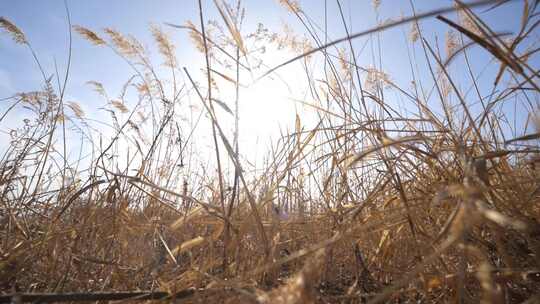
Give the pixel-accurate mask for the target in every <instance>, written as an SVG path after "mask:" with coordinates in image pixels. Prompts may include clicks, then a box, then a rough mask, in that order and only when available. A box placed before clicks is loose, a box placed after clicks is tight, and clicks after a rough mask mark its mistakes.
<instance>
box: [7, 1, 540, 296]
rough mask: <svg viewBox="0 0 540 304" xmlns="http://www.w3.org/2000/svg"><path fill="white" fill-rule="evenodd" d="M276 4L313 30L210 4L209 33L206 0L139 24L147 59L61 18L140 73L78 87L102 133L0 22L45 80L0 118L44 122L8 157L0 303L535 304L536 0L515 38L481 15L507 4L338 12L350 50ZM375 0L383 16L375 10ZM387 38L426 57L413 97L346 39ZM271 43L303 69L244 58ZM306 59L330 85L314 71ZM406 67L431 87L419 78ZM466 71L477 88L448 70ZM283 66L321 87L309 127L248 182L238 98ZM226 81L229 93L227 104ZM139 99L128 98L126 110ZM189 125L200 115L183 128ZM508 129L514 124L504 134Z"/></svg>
mask: <svg viewBox="0 0 540 304" xmlns="http://www.w3.org/2000/svg"><path fill="white" fill-rule="evenodd" d="M279 2H280V3H281V5H283V6H284V7H285V9H287V11H288V13H289V14H290V15H291V16H293V17H295V18H296V19H297V20H298V21H299V24H303V25H304V26H305V32H306V33H307V34H306V36H305V37H306V38H304V36H301V35H300V34H297V33H294V32H283V33H272V32H271V31H269V30H268V29H266V28H265V27H264V26H262V25H261V26H260V27H259V28H257V29H256V30H255V31H254V32H251V33H248V32H246V31H245V30H244V29H243V22H244V18H245V15H246V14H249V12H245V11H244V10H243V7H242V4H241V3H240V2H239V1H238V2H234V3H225V2H222V1H219V0H215V1H214V5H215V7H216V9H217V12H218V13H219V18H220V19H219V20H218V21H208V19H207V16H206V12H205V11H204V10H203V9H202V5H201V3H200V1H199V2H198V5H199V9H200V16H199V17H200V18H199V20H193V21H191V22H187V23H186V24H184V25H178V24H163V25H152V26H151V27H150V31H151V34H152V36H153V38H154V42H155V46H156V50H157V51H158V52H159V54H160V56H161V61H162V62H161V64H160V65H159V66H156V65H153V63H152V59H151V58H150V56H149V55H148V52H147V49H146V48H145V46H143V44H142V43H141V42H139V41H138V40H137V39H136V38H135V37H132V36H129V35H125V34H123V33H120V32H118V31H116V30H115V29H111V28H106V29H104V30H101V31H95V30H92V29H89V28H86V27H84V26H83V25H72V31H71V32H72V34H73V38H72V39H80V38H81V37H82V38H83V39H85V40H87V41H88V42H89V43H91V44H93V45H94V47H99V48H108V49H110V51H111V53H112V54H114V55H115V56H120V57H121V58H122V59H124V61H125V62H126V64H127V65H128V66H130V68H131V69H132V72H133V76H132V77H130V78H129V79H128V80H127V81H126V84H125V86H124V88H123V90H122V92H121V94H120V96H119V97H118V98H113V97H112V96H111V95H110V93H109V92H107V86H106V84H101V83H100V82H98V81H93V80H92V81H89V83H88V84H89V86H90V87H91V88H92V89H94V90H95V91H96V92H97V94H99V96H101V97H102V98H103V100H104V101H105V107H104V109H105V111H107V113H108V115H110V122H107V123H108V124H109V125H110V130H112V131H113V132H112V133H111V134H112V135H111V134H109V135H110V136H108V137H107V136H101V137H100V136H99V135H98V134H97V131H96V130H95V126H94V125H93V122H92V121H91V120H89V119H88V118H87V116H86V114H85V113H84V111H83V108H82V107H81V106H80V105H79V104H78V103H76V102H73V101H67V100H65V97H64V96H65V94H64V89H65V87H66V83H67V82H68V79H69V71H67V73H65V74H66V75H67V76H66V78H65V79H62V78H61V77H57V76H56V75H54V76H53V77H49V76H47V75H48V74H47V73H46V72H45V71H43V69H42V68H41V65H40V62H39V59H38V58H39V56H38V54H37V53H36V52H35V51H34V50H33V49H32V46H31V42H30V41H28V40H27V38H26V36H25V34H24V32H23V30H21V29H19V28H18V27H17V26H16V25H15V24H13V23H12V22H11V21H9V20H8V19H7V18H4V17H2V18H1V19H0V27H1V28H2V29H3V31H4V33H5V34H7V35H10V36H11V37H12V38H13V42H14V43H16V44H19V45H21V48H27V49H29V50H30V52H31V54H32V57H33V58H34V60H35V61H36V63H37V65H38V68H39V69H40V70H41V72H42V74H43V83H42V85H41V87H40V88H39V89H37V90H36V91H34V92H24V93H20V94H17V95H15V96H13V97H10V98H8V99H5V100H4V104H6V105H8V106H6V107H5V109H4V111H5V112H4V114H3V116H1V117H0V122H1V121H2V120H3V119H4V118H5V117H6V116H7V115H10V112H11V111H14V110H15V109H17V108H20V107H24V108H26V109H27V110H28V111H31V112H32V113H34V114H35V119H34V120H29V121H25V124H24V126H22V127H20V128H17V129H13V130H12V132H11V134H10V135H11V139H12V140H11V142H10V143H9V145H8V147H7V149H6V152H5V154H4V155H3V156H2V158H1V160H0V192H1V195H0V203H1V204H0V227H1V229H0V243H1V244H0V290H1V291H2V293H3V294H11V293H15V292H24V293H32V292H49V293H63V292H98V291H99V292H109V291H141V290H142V291H148V290H150V291H160V292H167V293H169V294H170V295H172V296H171V297H170V298H167V299H165V300H161V301H169V302H179V303H199V302H226V303H413V302H414V303H446V302H452V303H478V302H481V303H537V302H538V301H540V295H539V294H538V290H539V288H540V269H539V267H540V223H539V221H538V219H539V217H540V191H539V189H540V179H539V174H540V172H539V171H538V165H539V163H538V162H539V161H540V158H539V154H538V153H539V152H540V149H539V146H538V139H539V138H540V133H539V131H540V122H539V120H538V117H537V111H538V108H539V105H538V97H539V93H540V91H539V88H538V79H539V78H538V69H537V67H536V66H534V62H535V61H534V60H533V59H534V57H535V56H537V54H536V53H537V51H538V48H537V45H538V36H537V35H536V34H535V33H537V32H535V31H536V28H537V26H538V24H540V23H539V22H538V9H537V5H538V2H535V1H521V2H519V3H521V4H522V7H523V12H522V14H521V15H520V17H521V20H520V30H519V31H518V32H515V33H506V34H504V33H498V32H495V31H494V30H493V29H492V27H491V26H490V25H489V24H486V23H485V22H484V21H483V19H482V18H481V17H480V16H479V15H478V13H477V10H475V8H476V7H482V8H483V9H487V8H489V9H491V10H498V9H504V8H505V5H506V3H504V2H506V1H502V2H503V3H501V2H500V1H499V2H496V1H475V2H472V3H468V4H464V3H462V2H460V1H455V4H454V5H452V6H449V7H446V8H441V9H437V10H435V11H427V12H416V11H415V8H414V5H413V4H411V12H412V13H411V15H410V16H409V17H402V18H400V19H397V20H395V21H385V22H383V21H381V22H380V24H378V25H377V26H375V27H374V28H372V29H368V30H365V31H362V32H355V33H353V32H349V31H348V29H349V27H348V25H347V22H346V18H345V17H344V12H343V11H342V5H341V3H340V1H339V0H338V1H337V5H338V8H339V12H340V13H341V17H340V20H342V22H343V28H344V30H345V36H344V38H343V39H329V37H327V36H326V35H325V32H324V30H321V28H320V27H317V26H316V25H315V23H314V22H313V20H312V19H310V16H308V15H307V14H306V13H305V12H304V10H303V8H302V7H301V5H300V4H299V3H298V2H296V1H292V0H283V1H279ZM373 2H374V3H373V4H374V10H375V12H376V10H377V9H378V6H379V5H380V1H373ZM68 16H69V10H68ZM429 18H431V19H433V18H438V19H439V21H440V22H441V24H444V25H445V26H446V28H447V30H448V32H447V34H446V35H445V37H446V38H445V40H446V41H445V45H444V48H443V46H439V45H438V44H435V43H433V41H431V40H430V39H428V38H427V37H425V36H424V35H425V34H424V32H423V30H422V25H421V22H422V21H424V20H426V19H429ZM69 22H71V20H70V21H69ZM394 28H401V29H403V32H405V33H406V35H408V36H409V39H410V45H411V46H416V51H417V52H418V53H416V54H415V56H412V55H411V54H409V57H408V60H409V61H410V62H411V74H412V79H410V80H411V82H412V86H411V87H407V88H405V87H400V86H398V85H397V84H396V83H395V82H393V80H392V77H391V76H392V75H388V74H386V73H385V72H384V71H383V70H381V68H380V66H379V65H378V64H377V62H374V64H373V65H371V66H360V65H358V64H357V60H359V59H358V58H359V57H358V56H359V55H358V54H359V50H358V49H356V45H355V44H353V42H354V41H356V39H367V40H368V41H371V43H372V44H374V45H377V40H378V38H380V35H382V33H383V32H384V31H385V30H389V29H394ZM177 31H187V32H188V33H189V36H190V38H191V43H192V44H193V45H194V46H195V47H196V49H197V50H198V51H199V52H200V55H201V58H204V61H203V63H202V65H201V66H202V72H201V71H200V68H201V66H192V67H181V66H179V64H178V62H179V60H178V59H177V58H176V56H175V48H176V47H177V46H175V45H174V44H173V43H172V42H171V40H170V38H169V35H172V34H174V33H176V32H177ZM503 34H504V35H503ZM263 45H271V46H274V47H275V48H278V49H287V50H289V51H291V52H295V53H297V54H298V56H297V57H295V58H293V59H291V60H289V61H286V62H285V63H284V64H282V65H278V66H275V67H267V66H265V65H264V62H263V61H261V60H258V58H259V57H258V56H259V55H261V54H260V52H259V53H258V52H257V51H254V50H259V51H260V46H263ZM379 47H380V46H379ZM441 48H443V49H442V50H441ZM473 50H480V51H481V52H483V53H482V54H483V55H482V56H490V58H492V61H491V64H492V65H494V66H496V67H497V69H496V71H498V73H497V74H495V75H480V76H479V74H478V73H479V72H478V70H477V69H476V67H474V64H473V63H471V62H470V60H471V58H470V52H472V51H473ZM381 56H382V55H381ZM419 58H422V59H419ZM531 58H532V59H531ZM381 59H382V58H381ZM316 60H319V61H318V62H319V63H321V65H320V66H322V65H324V71H323V72H324V73H320V74H317V72H313V71H312V70H311V69H309V68H308V67H309V66H310V63H312V62H314V61H316ZM376 61H379V58H377V59H376ZM418 62H422V63H423V64H424V65H425V67H426V69H425V72H422V73H424V75H418V74H417V73H418V70H416V69H415V68H413V66H415V65H417V64H418ZM456 62H459V63H460V73H459V75H461V76H460V77H468V80H466V81H467V82H468V84H469V86H468V87H465V88H463V86H461V83H462V82H463V81H464V79H456V76H454V75H453V74H455V71H454V70H453V69H452V67H453V65H454V64H455V63H456ZM292 66H295V67H299V66H302V68H298V71H297V73H299V74H300V75H302V76H303V77H305V78H306V79H307V82H308V83H307V85H308V86H309V87H310V89H311V96H310V99H309V100H310V101H302V103H303V106H304V107H305V108H307V109H308V110H306V111H309V112H310V113H311V114H310V116H309V117H310V118H307V116H303V115H307V114H302V113H301V112H299V114H297V115H296V123H295V127H294V130H290V132H288V133H287V134H283V136H281V137H280V139H279V140H277V141H275V142H274V144H273V145H272V147H270V148H269V151H268V153H267V154H266V155H267V156H266V157H265V162H264V166H263V168H262V169H261V168H258V169H259V170H258V171H250V169H249V165H248V164H247V162H246V161H245V160H244V159H243V158H242V153H243V151H242V149H243V147H242V146H241V145H240V143H239V142H240V141H239V137H241V136H242V132H243V130H241V128H240V127H239V124H238V121H239V120H241V117H239V110H238V109H239V107H241V106H242V105H241V104H239V103H238V100H239V98H238V96H239V95H241V94H242V90H243V89H244V87H243V85H244V84H245V83H246V82H247V81H248V80H249V79H253V78H257V77H260V78H261V79H262V78H264V77H272V75H275V74H276V73H278V72H279V71H280V69H283V68H289V67H292ZM319 72H320V71H319ZM250 73H251V75H249V74H250ZM57 74H58V73H57ZM253 75H256V76H253ZM257 75H258V76H257ZM463 75H465V76H463ZM250 77H251V78H250ZM479 77H483V78H489V79H490V80H489V81H490V84H491V86H488V87H486V85H485V83H486V82H485V81H480V79H479ZM225 90H227V92H229V93H228V94H230V95H231V96H229V98H228V100H233V101H234V100H235V101H236V102H233V103H229V104H227V103H225V102H224V101H223V100H222V99H221V94H222V92H224V91H225ZM389 91H392V93H391V94H390V93H388V92H389ZM395 96H400V98H401V99H403V100H406V102H407V105H408V106H407V109H406V110H403V109H402V107H401V106H400V105H399V104H397V103H395V102H393V101H392V100H393V99H395ZM133 99H135V100H136V104H135V106H133V103H131V104H130V103H128V102H127V100H133ZM188 99H190V100H196V102H197V104H198V107H196V106H192V105H190V104H189V103H188V102H187V100H188ZM509 103H510V104H514V103H515V104H519V105H520V107H522V109H525V110H520V111H521V112H519V113H521V114H520V115H519V116H520V117H519V118H515V117H514V118H512V117H507V116H506V115H505V113H504V109H505V107H507V105H508V104H509ZM523 111H525V112H523ZM186 112H189V113H191V118H189V119H181V113H186ZM516 113H517V112H516ZM197 115H202V117H203V118H202V121H206V123H207V125H209V126H210V127H208V128H206V129H203V130H204V132H207V133H209V134H211V139H210V140H211V145H212V147H213V148H212V149H213V153H214V154H213V156H212V158H211V160H209V161H208V160H206V162H205V160H202V159H201V158H200V157H197V154H198V153H200V151H198V150H197V148H196V147H195V146H194V145H195V144H194V143H193V137H194V136H195V135H193V134H198V133H196V132H197V130H200V129H201V128H202V127H201V126H200V125H198V120H197V117H198V116H197ZM515 115H517V114H515ZM512 119H517V120H519V121H521V122H525V124H526V128H525V129H524V130H523V129H515V128H513V124H512V123H511V121H512ZM231 126H233V127H231ZM72 133H76V134H79V135H80V137H81V139H82V141H83V142H84V143H86V144H85V145H84V147H81V150H82V152H81V154H85V155H88V157H87V158H85V160H84V161H83V160H82V158H81V159H79V161H78V162H75V163H78V164H79V165H74V162H72V161H71V160H69V159H68V156H67V154H66V149H67V148H66V137H69V136H70V135H69V134H72ZM62 143H63V144H62ZM208 163H210V165H203V164H208ZM201 168H202V169H201ZM186 290H191V291H192V292H190V293H188V294H187V296H183V297H182V298H175V296H174V295H175V294H177V293H178V292H185V291H186ZM133 301H135V300H133ZM153 301H156V300H153Z"/></svg>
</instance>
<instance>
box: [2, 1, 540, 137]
mask: <svg viewBox="0 0 540 304" xmlns="http://www.w3.org/2000/svg"><path fill="white" fill-rule="evenodd" d="M300 3H301V4H302V8H303V10H304V11H305V12H306V13H307V14H308V15H309V16H310V17H311V19H312V21H314V22H316V23H317V24H319V25H323V22H324V5H325V1H323V0H313V1H301V2H300ZM327 3H328V11H329V15H328V18H329V35H330V39H332V38H334V39H335V38H341V37H343V36H344V35H345V32H344V30H343V26H342V24H341V19H340V17H339V15H338V11H337V9H336V4H335V1H330V0H328V1H327ZM341 3H342V5H343V9H344V11H345V14H346V16H345V18H346V19H347V22H351V24H350V26H351V32H353V33H354V32H358V31H361V30H364V29H367V28H370V27H373V26H375V25H376V14H375V13H374V10H373V7H372V5H371V1H355V0H345V1H341ZM414 3H415V6H416V9H417V11H419V12H420V11H427V10H430V9H433V8H436V7H442V6H448V5H451V4H452V2H451V1H433V0H422V1H414ZM68 4H69V8H70V12H71V20H72V24H77V25H82V26H85V27H87V28H90V29H92V30H96V31H97V32H99V30H100V29H102V28H105V27H111V28H114V29H117V30H119V31H120V32H123V33H126V34H131V35H133V36H135V37H137V38H138V39H140V40H141V41H142V42H143V43H145V44H149V45H152V43H153V42H152V40H151V35H150V32H149V30H148V26H149V24H150V23H155V24H158V25H163V24H164V23H165V22H169V23H174V24H184V23H185V21H186V20H193V21H194V23H195V24H198V7H197V2H196V1H191V0H160V1H148V0H129V1H128V0H120V1H106V0H94V1H71V0H68ZM244 5H245V6H246V11H247V19H246V22H247V23H246V29H247V30H248V31H249V29H254V28H255V27H256V25H257V23H259V22H261V23H263V24H265V25H266V26H267V27H268V28H269V29H270V30H273V31H279V30H280V28H281V26H282V24H283V23H287V24H289V25H290V26H291V27H292V28H293V29H295V30H296V31H297V32H298V33H299V34H303V33H305V31H304V29H303V28H302V26H301V24H300V23H299V22H298V21H297V20H296V19H295V18H293V17H292V16H290V15H288V14H286V12H285V10H284V9H283V8H282V7H281V6H280V5H279V4H278V1H274V0H265V1H256V0H249V1H244ZM203 6H204V8H205V12H206V18H207V19H208V18H212V19H217V20H218V19H219V16H218V15H217V12H216V10H215V8H214V5H213V2H212V1H207V0H204V1H203ZM521 10H522V2H521V1H514V2H513V3H511V4H506V5H504V6H503V7H501V8H498V9H496V10H494V11H491V12H489V13H485V14H481V16H482V17H483V18H485V19H484V20H485V21H486V22H487V23H488V24H490V25H491V26H493V27H494V28H495V29H496V30H501V31H506V30H510V31H515V30H516V28H517V26H518V25H519V21H520V16H521ZM477 11H478V12H480V11H482V9H480V10H477ZM0 12H1V13H0V14H1V15H2V16H4V17H6V18H8V19H9V20H11V21H12V22H14V23H15V24H16V25H17V26H18V27H19V28H21V29H22V30H23V31H24V32H25V34H26V36H27V38H28V40H29V41H30V42H31V44H32V45H33V47H34V49H35V50H36V52H37V53H38V56H39V58H40V60H41V61H42V63H43V65H44V68H45V70H46V72H47V73H48V74H49V75H51V74H53V73H54V60H56V61H57V64H58V67H59V70H60V73H61V74H63V73H64V71H65V67H66V60H67V51H68V28H67V20H66V12H65V8H64V2H63V1H62V0H47V1H33V0H17V1H1V2H0ZM410 14H411V9H410V5H409V1H395V0H392V1H390V0H383V1H382V4H381V7H380V9H379V16H378V18H379V20H385V19H387V18H398V17H399V16H401V15H410ZM451 17H455V16H454V15H451ZM421 25H422V28H423V30H424V34H425V35H426V37H428V39H430V41H434V40H435V37H438V39H439V42H440V43H441V44H444V33H445V31H446V29H447V27H446V26H445V25H443V24H441V22H439V21H436V20H434V18H430V19H428V20H424V21H422V23H421ZM163 27H164V29H165V30H166V31H167V32H168V33H169V34H170V35H171V37H172V39H173V41H174V42H175V43H176V47H177V48H176V51H177V57H178V58H179V61H180V66H188V67H189V68H190V69H191V70H199V69H200V68H201V67H203V66H204V61H203V60H202V59H203V58H202V56H201V54H200V53H197V52H196V51H195V48H194V47H193V45H192V44H191V42H190V41H189V39H188V36H187V34H186V33H185V32H184V31H181V30H175V29H172V28H169V27H167V26H165V25H163ZM408 29H409V27H408V26H407V27H405V28H397V29H393V30H389V31H388V32H385V33H384V34H382V36H381V38H382V44H381V46H382V57H383V69H384V70H385V72H387V73H389V74H391V75H392V79H393V80H395V81H396V82H397V83H398V84H400V85H402V86H403V87H406V88H408V87H409V86H408V83H409V82H410V67H409V62H408V57H407V52H406V47H405V45H406V44H405V43H406V38H405V37H404V31H405V34H406V33H407V32H408ZM535 34H538V33H535ZM365 41H366V39H364V38H362V39H358V40H356V41H355V42H354V44H355V46H356V47H359V46H361V45H363V43H364V42H365ZM343 46H344V47H346V46H347V45H346V44H345V45H343ZM153 51H154V53H157V51H156V50H155V49H154V50H153ZM418 54H420V53H418ZM289 55H290V54H287V53H282V54H280V55H279V56H280V57H278V58H277V59H276V58H274V59H275V60H283V61H285V60H286V59H288V58H289V57H288V56H289ZM422 56H423V55H422ZM471 56H472V57H473V61H474V62H475V63H477V64H478V69H477V71H479V70H480V68H481V67H482V64H485V63H487V62H488V60H489V59H490V56H488V55H487V53H486V52H485V51H483V50H478V49H474V50H471ZM0 58H2V60H0V98H3V97H8V96H11V95H13V94H14V93H17V92H22V91H31V90H36V89H39V88H40V86H41V85H42V81H41V75H40V73H39V71H38V69H37V67H36V65H35V63H34V62H33V60H32V58H31V55H30V53H29V52H28V51H27V50H26V49H25V48H23V47H22V46H20V45H16V44H14V43H13V42H12V41H11V40H10V39H9V37H8V36H7V35H0ZM372 60H373V56H372V53H371V49H370V47H369V46H368V48H366V50H365V52H364V53H362V54H361V55H360V57H359V63H360V65H362V66H369V65H370V64H372V63H373V62H372ZM419 61H421V60H419ZM533 62H535V63H537V62H538V60H537V59H536V58H534V61H533ZM276 63H278V62H276ZM298 66H299V65H297V66H296V67H298ZM496 67H497V66H496V65H494V66H493V67H492V68H491V69H495V68H496ZM421 70H422V69H421ZM424 71H425V70H424ZM453 72H455V73H458V74H459V73H461V72H462V71H460V70H459V66H458V67H454V68H453ZM130 75H131V71H130V70H129V67H128V66H126V64H125V63H124V62H123V61H122V60H121V59H120V58H118V57H117V56H115V55H114V54H112V52H111V51H110V50H108V49H106V48H100V47H96V46H92V45H90V44H89V43H88V42H87V41H85V40H83V39H81V38H80V37H79V36H78V35H77V34H75V33H74V36H73V59H72V68H71V73H70V80H69V83H68V87H67V96H66V100H76V101H78V102H79V103H81V104H82V105H83V108H84V109H85V110H86V111H87V112H90V113H92V112H93V111H96V110H97V108H98V107H101V106H103V105H104V103H105V101H103V100H101V99H100V98H99V97H98V96H97V95H96V94H95V93H94V92H93V91H92V90H91V88H90V87H89V86H87V85H86V84H85V83H86V82H87V81H89V80H96V81H99V82H102V83H104V84H105V85H106V88H107V90H108V91H109V92H111V95H113V96H114V95H117V94H118V93H119V91H120V88H121V86H122V84H123V83H124V82H125V80H126V79H127V78H128V77H129V76H130ZM488 75H489V74H488ZM492 81H493V79H492V75H490V76H488V77H486V78H483V79H482V80H481V82H482V83H484V82H485V84H486V85H489V84H490V82H492ZM262 106H264V105H260V106H259V105H255V108H257V107H262ZM0 108H5V107H4V105H0ZM283 113H284V114H283V115H284V116H287V115H288V116H287V119H289V118H291V119H289V120H291V121H293V120H292V118H294V115H290V113H289V114H285V113H286V111H284V112H283ZM17 114H20V116H19V115H17V116H15V117H12V119H11V120H8V121H11V123H16V122H17V121H20V120H22V117H23V116H24V115H25V113H24V111H22V112H17ZM269 119H270V120H271V119H276V120H279V118H272V117H270V118H269ZM6 127H8V128H9V126H6V125H2V126H0V128H1V129H3V130H6ZM0 138H1V137H0ZM4 138H5V137H4Z"/></svg>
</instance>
